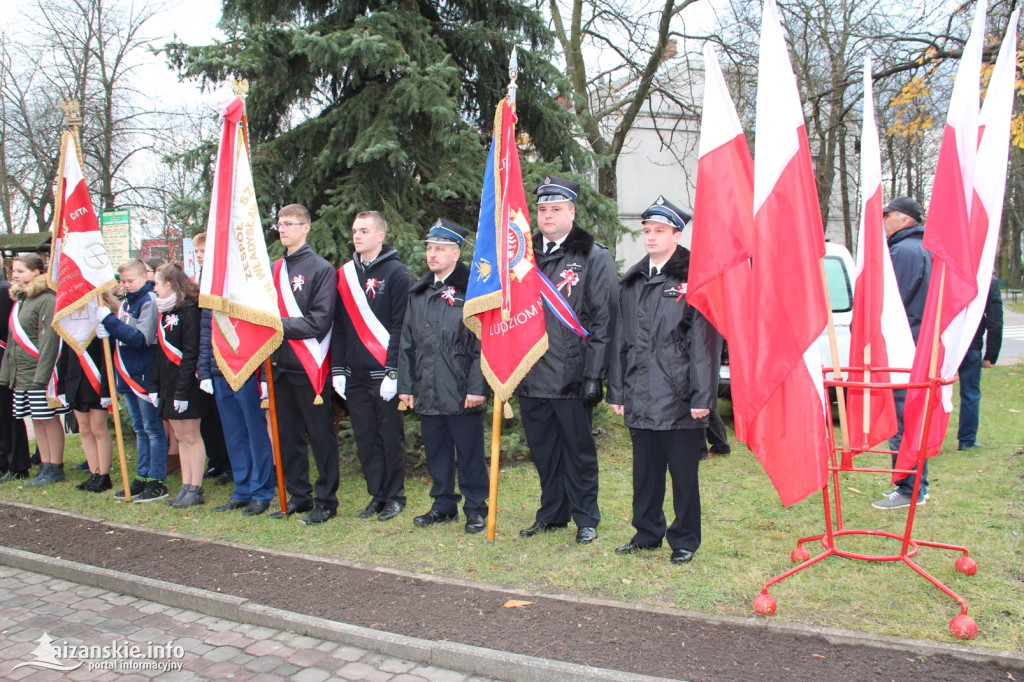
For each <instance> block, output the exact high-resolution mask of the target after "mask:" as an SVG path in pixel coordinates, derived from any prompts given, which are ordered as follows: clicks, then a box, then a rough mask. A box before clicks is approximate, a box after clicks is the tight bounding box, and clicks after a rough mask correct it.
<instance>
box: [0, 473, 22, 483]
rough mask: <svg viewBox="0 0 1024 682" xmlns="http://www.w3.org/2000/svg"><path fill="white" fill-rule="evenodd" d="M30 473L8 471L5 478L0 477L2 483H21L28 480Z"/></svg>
mask: <svg viewBox="0 0 1024 682" xmlns="http://www.w3.org/2000/svg"><path fill="white" fill-rule="evenodd" d="M28 474H29V472H27V471H8V472H7V473H6V474H4V475H3V476H0V483H9V482H10V481H21V480H24V479H26V478H28Z"/></svg>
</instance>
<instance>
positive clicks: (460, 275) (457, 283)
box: [412, 261, 469, 294]
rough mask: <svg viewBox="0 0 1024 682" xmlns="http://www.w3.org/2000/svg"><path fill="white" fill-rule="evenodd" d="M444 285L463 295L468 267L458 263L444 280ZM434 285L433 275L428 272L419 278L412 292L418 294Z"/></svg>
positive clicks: (467, 281) (467, 280) (467, 279)
mask: <svg viewBox="0 0 1024 682" xmlns="http://www.w3.org/2000/svg"><path fill="white" fill-rule="evenodd" d="M445 284H449V285H451V286H453V287H455V290H456V291H461V292H463V293H465V291H466V287H467V286H469V266H468V265H466V264H465V263H463V262H462V261H459V262H457V263H456V264H455V269H454V270H452V272H451V274H450V275H448V279H446V280H445ZM433 285H434V273H432V272H428V273H427V274H426V275H425V276H423V277H421V278H420V281H418V282H416V284H414V285H413V286H412V292H413V293H414V294H418V293H420V292H421V291H425V290H426V289H429V288H430V287H432V286H433Z"/></svg>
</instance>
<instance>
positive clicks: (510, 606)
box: [503, 599, 537, 609]
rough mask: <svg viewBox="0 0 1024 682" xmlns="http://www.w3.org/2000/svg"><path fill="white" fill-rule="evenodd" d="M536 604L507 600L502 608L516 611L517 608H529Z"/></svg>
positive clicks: (533, 602)
mask: <svg viewBox="0 0 1024 682" xmlns="http://www.w3.org/2000/svg"><path fill="white" fill-rule="evenodd" d="M536 603H537V602H535V601H521V600H519V599H509V600H508V601H507V602H505V603H504V604H503V606H504V607H505V608H506V609H518V608H522V607H524V606H529V605H530V604H536Z"/></svg>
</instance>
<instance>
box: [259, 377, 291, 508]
mask: <svg viewBox="0 0 1024 682" xmlns="http://www.w3.org/2000/svg"><path fill="white" fill-rule="evenodd" d="M263 371H264V373H265V374H266V376H267V402H268V405H269V410H270V442H271V445H273V446H274V469H275V470H276V471H277V495H278V498H279V499H280V501H281V513H282V514H285V515H287V514H288V491H286V490H285V489H284V467H283V466H282V465H281V436H280V435H279V431H278V426H277V397H276V395H275V393H274V370H273V366H272V365H271V363H270V358H267V359H266V360H264V361H263Z"/></svg>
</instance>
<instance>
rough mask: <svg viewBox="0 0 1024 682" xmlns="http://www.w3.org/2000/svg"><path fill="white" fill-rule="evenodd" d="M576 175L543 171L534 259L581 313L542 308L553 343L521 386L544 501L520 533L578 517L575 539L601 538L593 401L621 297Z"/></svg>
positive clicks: (525, 422) (561, 525)
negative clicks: (583, 211) (581, 213)
mask: <svg viewBox="0 0 1024 682" xmlns="http://www.w3.org/2000/svg"><path fill="white" fill-rule="evenodd" d="M579 190H580V186H579V183H576V182H572V181H570V180H565V179H563V178H559V177H555V176H553V175H551V176H548V177H546V178H544V181H543V182H542V183H541V184H540V186H539V187H538V188H537V191H536V194H537V228H538V232H537V234H535V235H534V237H533V249H534V255H535V258H536V259H537V266H538V267H539V268H540V270H541V271H542V272H543V273H544V274H545V275H546V276H547V278H548V279H549V280H550V281H551V282H552V284H553V285H554V290H555V292H556V293H557V295H558V296H560V297H561V298H562V299H564V302H565V303H566V304H567V305H568V307H570V308H571V309H572V310H573V311H574V312H575V314H576V317H577V318H578V321H576V320H572V319H565V318H566V316H560V317H556V316H555V315H553V314H552V313H551V311H550V310H549V309H548V308H545V310H544V314H545V322H546V324H547V333H548V350H547V352H546V353H545V354H544V355H543V356H542V357H541V359H540V360H538V361H537V364H536V365H534V366H533V369H531V370H530V373H529V374H527V375H526V377H525V378H524V379H523V381H522V382H521V383H520V384H519V387H518V388H517V389H516V395H517V396H518V397H519V407H520V409H521V411H522V417H523V428H524V429H525V431H526V440H527V442H528V443H529V446H530V453H531V454H532V455H533V461H534V463H535V464H536V465H537V473H538V474H539V475H540V488H541V493H540V509H538V510H537V516H536V520H535V522H534V524H533V525H532V526H530V527H529V528H525V529H523V530H522V531H520V533H519V534H520V535H522V536H523V537H532V536H533V535H536V534H537V533H541V532H546V531H549V530H553V529H558V528H565V527H567V526H568V522H569V519H570V518H571V519H572V520H573V521H575V522H576V525H577V531H576V542H578V543H580V544H588V543H590V542H593V541H594V540H595V539H597V524H598V523H599V522H600V520H601V512H600V511H599V510H598V505H597V446H596V445H595V444H594V437H593V436H592V435H591V432H590V416H589V414H588V408H592V407H593V406H594V405H596V404H597V403H599V402H600V401H601V398H602V397H603V393H604V391H603V388H602V385H603V384H602V382H603V380H604V379H605V377H606V375H607V368H608V361H609V353H610V350H611V344H612V341H613V339H614V335H615V323H616V320H617V318H618V303H617V300H616V296H615V278H616V276H615V264H614V262H613V261H612V256H611V253H609V252H608V249H606V248H605V247H604V246H602V245H600V244H598V243H597V242H596V241H595V240H594V236H593V235H591V234H590V233H588V232H586V231H584V230H583V228H581V227H580V226H579V225H577V224H576V222H575V218H576V197H577V195H578V193H579Z"/></svg>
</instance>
